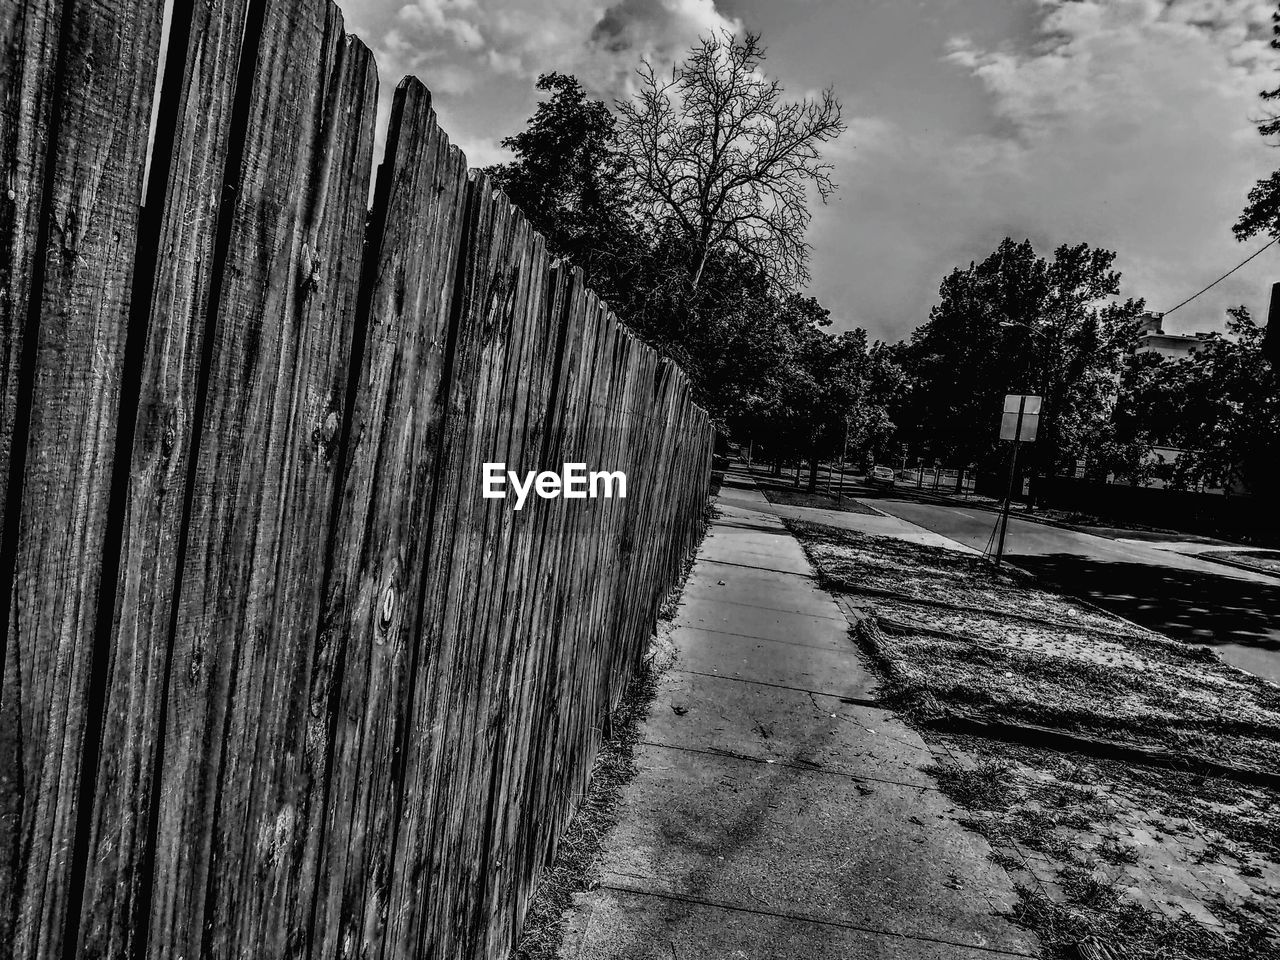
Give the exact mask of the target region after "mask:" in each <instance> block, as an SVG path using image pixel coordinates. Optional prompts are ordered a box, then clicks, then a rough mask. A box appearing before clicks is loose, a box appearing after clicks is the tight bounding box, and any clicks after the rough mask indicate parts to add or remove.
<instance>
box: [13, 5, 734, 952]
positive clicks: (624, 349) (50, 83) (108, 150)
mask: <svg viewBox="0 0 1280 960" xmlns="http://www.w3.org/2000/svg"><path fill="white" fill-rule="evenodd" d="M162 18H163V3H162V2H161V0H95V2H94V3H81V2H62V0H58V2H54V0H23V2H19V3H11V4H7V5H5V6H4V8H3V10H2V11H0V41H2V42H3V45H4V51H3V53H4V56H3V58H0V92H2V93H3V96H2V97H0V111H2V114H0V151H2V153H0V162H3V164H4V168H3V169H4V172H5V176H6V178H7V182H6V192H5V196H3V197H0V337H2V338H3V351H2V353H0V390H2V393H3V403H4V405H3V415H2V417H0V421H2V422H0V430H2V431H3V432H2V433H0V483H2V484H4V488H3V490H0V509H3V511H4V512H3V517H2V520H3V542H2V544H0V546H2V548H3V549H0V555H2V558H3V559H0V602H2V603H0V609H2V610H3V611H4V622H5V634H4V647H3V660H2V661H0V681H2V684H0V944H3V945H6V946H7V947H9V950H8V951H7V953H11V954H12V956H14V957H18V958H24V960H26V958H44V957H55V956H86V957H91V956H124V955H128V956H148V957H156V958H172V957H179V956H185V957H188V958H191V957H202V956H209V957H230V956H260V957H284V956H290V957H303V956H306V957H337V956H356V955H359V956H379V957H415V958H421V957H449V958H452V957H497V956H501V955H502V954H503V953H504V951H505V950H506V948H507V947H508V946H509V944H510V942H511V938H512V936H513V934H514V932H515V930H516V928H517V927H518V925H519V922H520V918H521V913H522V910H523V908H524V904H525V902H526V900H527V897H528V895H529V893H530V892H531V888H532V885H533V883H534V882H535V880H536V877H537V875H538V872H539V870H540V869H541V867H542V866H543V865H544V864H545V862H546V860H547V857H548V856H549V854H550V852H551V851H552V850H553V848H554V843H555V838H556V836H557V834H558V831H559V829H560V826H561V825H562V823H563V822H564V818H565V817H566V815H567V814H568V813H569V810H570V807H571V805H572V802H573V798H574V797H575V796H577V795H578V794H579V793H580V792H581V790H582V789H583V786H584V783H583V780H584V778H585V776H586V774H587V771H588V770H589V767H590V762H591V758H592V756H593V753H594V751H595V748H596V745H597V744H598V742H599V738H600V730H599V729H598V727H599V725H600V724H601V723H602V722H603V721H604V718H606V717H607V716H608V712H609V709H610V707H611V705H613V704H616V702H617V701H618V698H619V697H620V696H621V694H622V690H623V687H624V685H625V683H626V681H627V678H628V677H629V676H630V674H631V671H632V669H633V667H634V666H635V664H636V662H637V659H638V657H639V656H640V654H641V653H642V651H643V648H644V645H645V641H646V639H647V637H648V633H649V630H650V627H651V625H652V623H653V621H654V618H655V615H656V612H657V608H658V604H659V603H660V602H661V600H662V598H663V596H664V595H665V594H666V592H667V591H668V589H669V588H670V586H671V585H672V583H673V582H674V580H675V578H676V577H677V576H678V573H679V571H680V569H681V564H682V562H683V560H684V559H685V557H686V556H687V555H688V553H689V551H690V550H691V549H692V548H693V546H694V544H695V540H696V537H697V535H698V530H699V526H700V521H701V519H702V512H703V509H704V503H705V496H706V491H707V486H708V482H709V477H710V455H711V428H710V425H709V423H708V420H707V417H706V415H705V413H704V412H703V411H702V410H701V409H700V408H698V407H697V406H696V405H695V404H694V403H693V402H692V400H691V397H690V391H689V387H688V384H687V382H686V380H685V378H684V376H683V374H682V373H681V372H680V370H679V369H678V368H676V367H674V366H673V365H671V364H670V363H668V362H666V361H664V360H662V359H660V358H659V357H658V356H657V355H656V354H654V353H653V352H652V351H651V350H650V349H648V348H647V347H645V346H644V345H643V344H641V343H639V342H638V341H636V340H635V339H634V338H633V337H632V336H631V335H630V334H629V333H628V332H627V331H626V330H625V329H624V328H623V327H622V326H621V325H619V323H618V322H617V321H616V320H615V319H614V317H613V316H612V314H610V313H609V311H608V309H607V308H606V306H605V305H604V304H602V303H601V302H599V301H598V300H597V299H596V298H595V297H594V296H593V295H592V294H591V292H590V291H589V290H587V289H585V288H584V286H583V283H582V278H581V275H580V274H579V273H578V272H576V271H574V270H571V269H567V268H565V267H562V266H559V265H554V264H552V263H551V262H550V261H549V258H548V255H547V253H546V250H545V247H544V244H543V241H542V239H541V238H540V237H539V236H538V235H537V234H535V233H534V232H533V231H532V230H530V228H529V226H528V225H527V223H526V222H525V221H524V219H523V218H522V217H521V216H520V214H519V213H518V212H517V211H515V210H514V209H513V208H512V207H511V206H510V205H509V204H508V203H507V201H506V200H505V199H504V198H503V197H502V196H501V195H500V194H498V193H496V192H495V191H494V190H493V188H492V187H491V185H490V184H489V183H488V182H487V181H486V180H485V178H484V177H482V176H479V175H475V174H472V175H468V172H467V169H466V161H465V158H464V157H463V156H462V154H461V153H460V152H459V151H458V150H457V149H456V148H455V147H452V146H450V144H449V142H448V138H447V137H446V136H445V134H444V133H443V132H442V131H441V130H440V129H439V127H438V126H437V124H436V120H435V116H434V114H433V112H432V110H431V105H430V95H429V94H428V92H427V90H426V88H425V87H423V86H422V85H421V84H420V83H418V82H417V81H415V80H412V79H410V80H406V81H404V82H402V83H401V85H400V86H399V88H398V89H397V91H396V96H395V102H394V108H393V113H392V118H391V124H390V129H389V132H388V136H387V147H386V154H385V156H384V158H383V161H382V163H381V166H380V167H379V168H378V173H377V182H376V186H375V190H374V202H373V206H372V210H369V209H367V203H366V198H367V197H368V195H369V193H368V186H369V182H368V177H369V175H370V174H369V171H370V170H371V167H372V151H373V123H374V112H375V109H374V108H375V101H376V86H377V77H376V70H375V66H374V63H373V59H372V57H371V55H370V54H369V52H368V50H367V49H366V48H365V47H364V46H363V45H362V44H361V43H360V42H359V41H358V40H355V39H354V38H352V37H348V36H346V35H345V34H344V31H343V22H342V17H341V14H340V13H339V12H338V10H337V8H336V7H335V6H334V5H333V4H332V3H328V2H325V0H251V2H249V3H247V4H246V3H244V2H242V0H203V2H197V3H192V4H183V3H176V4H174V5H173V13H172V21H171V23H170V25H169V30H168V35H167V37H168V39H167V49H166V51H165V52H164V53H163V57H162V51H161V37H162V33H163V31H162ZM162 59H163V68H162V72H163V82H162V83H161V84H160V85H159V87H158V96H159V104H158V107H157V111H158V114H157V115H158V120H157V123H156V127H155V134H154V139H152V138H150V137H149V134H148V123H149V119H150V116H151V108H152V99H153V93H155V92H156V91H157V85H156V76H157V70H159V69H161V68H160V63H161V61H162ZM148 158H149V174H148V175H147V176H146V177H145V188H144V169H146V168H147V166H148ZM490 461H505V462H507V463H508V464H510V465H512V466H513V468H517V469H521V470H527V469H535V468H536V469H541V468H544V467H550V466H553V465H559V464H561V463H564V462H585V463H588V464H591V465H593V466H596V465H600V466H602V468H606V469H610V470H622V471H624V472H625V473H626V475H627V479H628V496H627V498H626V499H625V500H620V499H599V500H592V499H586V500H570V501H566V500H561V499H547V500H544V499H539V498H530V500H529V502H528V503H527V504H526V505H525V507H524V509H523V510H521V511H520V512H515V511H513V510H512V509H511V508H510V505H509V504H508V503H506V502H505V501H502V500H486V499H482V498H481V492H480V491H481V465H482V463H484V462H490Z"/></svg>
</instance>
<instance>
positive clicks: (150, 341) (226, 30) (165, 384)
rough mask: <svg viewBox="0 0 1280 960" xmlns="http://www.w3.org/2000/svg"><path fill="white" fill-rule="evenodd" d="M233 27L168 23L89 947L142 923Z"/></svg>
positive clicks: (233, 60)
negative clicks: (148, 281)
mask: <svg viewBox="0 0 1280 960" xmlns="http://www.w3.org/2000/svg"><path fill="white" fill-rule="evenodd" d="M184 17H185V18H186V20H185V22H178V21H181V20H182V18H184ZM244 30H245V5H244V4H243V3H240V2H236V0H209V2H201V3H194V4H192V5H190V6H189V7H187V8H185V10H184V8H182V7H177V8H175V23H174V24H173V25H172V26H171V30H170V43H171V47H170V51H169V53H168V58H167V62H166V67H165V70H166V78H165V89H164V91H163V95H162V101H163V102H162V105H161V107H160V111H159V116H158V118H157V125H156V133H155V138H156V148H155V155H156V159H155V160H154V161H153V164H152V172H151V178H152V181H153V182H152V183H151V185H150V187H149V193H150V194H151V197H149V199H148V203H149V204H150V203H153V202H156V201H155V199H154V198H155V197H156V191H157V190H158V189H159V190H162V191H163V193H162V199H161V201H160V206H161V209H160V210H158V211H156V212H155V213H156V215H157V216H158V217H159V223H157V224H156V227H155V229H156V230H157V233H158V236H157V237H156V240H155V243H156V248H157V249H156V256H155V257H154V266H153V270H152V277H153V280H152V287H151V297H150V305H149V311H148V314H147V316H146V317H145V318H143V319H144V320H145V323H146V330H145V342H144V344H143V346H142V349H141V356H140V357H139V358H138V361H137V368H136V369H134V370H127V371H126V376H131V377H135V378H136V379H137V385H138V402H137V409H136V413H135V422H134V424H133V431H132V433H131V434H130V436H131V438H132V439H131V448H130V449H129V450H128V451H127V453H122V454H121V456H127V457H128V458H129V475H128V479H127V484H128V490H127V494H126V496H125V504H124V511H125V516H124V518H123V529H122V531H121V534H120V541H121V542H120V563H119V572H118V574H117V586H116V595H115V610H114V617H113V619H114V623H115V630H114V638H113V642H112V644H111V647H110V650H109V658H110V664H109V667H108V670H107V681H106V688H105V691H104V695H105V699H106V707H105V711H104V713H105V717H106V721H105V723H104V725H103V731H102V749H101V751H100V759H99V762H98V767H97V775H96V779H97V785H96V794H95V802H94V809H93V818H92V837H91V839H90V846H89V855H88V858H87V864H86V866H87V876H86V879H85V893H84V902H83V910H82V918H81V922H80V937H79V943H78V953H79V954H83V955H86V956H111V955H119V954H121V953H124V954H126V955H130V956H133V955H135V951H136V950H138V949H140V948H141V943H140V938H141V937H142V936H143V933H144V929H145V919H146V918H145V911H146V910H147V906H148V902H149V898H150V891H149V889H148V880H149V877H150V861H149V857H150V849H149V846H150V827H151V814H152V810H153V808H154V803H155V781H156V769H155V767H156V759H157V758H156V749H157V745H158V743H159V737H160V727H161V717H162V708H163V705H164V700H165V684H166V680H167V675H168V665H169V664H168V646H169V640H170V619H171V616H172V600H173V592H174V587H175V583H176V580H177V577H178V575H179V569H180V565H179V557H178V555H177V554H178V550H179V542H180V537H181V533H182V529H183V525H184V522H185V519H186V502H185V497H184V491H185V486H186V481H187V476H188V466H189V463H190V458H189V454H190V450H191V445H192V441H193V426H194V424H193V417H194V412H195V407H196V403H197V396H196V395H197V389H198V383H199V380H200V374H201V366H202V353H203V348H204V335H205V320H206V318H207V313H206V310H207V307H208V290H209V287H210V284H211V276H212V274H213V271H214V263H215V245H216V242H217V237H218V228H219V224H220V223H221V222H222V220H223V215H224V213H225V214H226V215H227V216H229V211H230V209H231V202H232V194H231V192H230V191H226V190H225V184H224V178H225V176H226V167H227V164H228V156H229V153H230V152H231V145H232V144H233V143H235V142H236V140H237V138H239V137H241V136H243V128H241V129H238V130H237V129H236V127H235V123H234V121H233V117H232V114H233V102H234V96H235V86H236V74H237V69H238V64H239V53H240V39H241V37H242V35H243V33H244ZM166 152H167V153H168V155H169V156H168V158H167V168H165V163H164V161H165V159H166V158H164V154H165V153H166ZM159 177H164V178H165V181H164V182H163V183H160V182H158V181H157V179H156V178H159ZM135 319H136V318H135ZM121 442H122V443H123V442H125V437H124V431H123V430H122V438H121Z"/></svg>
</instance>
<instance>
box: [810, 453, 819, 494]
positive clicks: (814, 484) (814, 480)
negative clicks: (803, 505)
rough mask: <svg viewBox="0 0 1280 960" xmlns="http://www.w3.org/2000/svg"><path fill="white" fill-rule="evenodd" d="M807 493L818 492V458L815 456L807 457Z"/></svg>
mask: <svg viewBox="0 0 1280 960" xmlns="http://www.w3.org/2000/svg"><path fill="white" fill-rule="evenodd" d="M809 492H810V493H817V492H818V458H817V457H816V456H810V457H809Z"/></svg>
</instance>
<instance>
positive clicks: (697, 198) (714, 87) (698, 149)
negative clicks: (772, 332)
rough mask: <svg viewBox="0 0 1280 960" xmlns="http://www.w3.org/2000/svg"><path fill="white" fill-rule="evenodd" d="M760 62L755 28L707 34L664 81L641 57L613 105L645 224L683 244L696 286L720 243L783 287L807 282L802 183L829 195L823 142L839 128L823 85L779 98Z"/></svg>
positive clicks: (823, 196)
mask: <svg viewBox="0 0 1280 960" xmlns="http://www.w3.org/2000/svg"><path fill="white" fill-rule="evenodd" d="M764 59H765V49H764V47H763V46H762V45H761V43H760V37H759V35H758V34H753V33H746V34H744V35H743V36H741V37H737V36H734V35H733V34H731V33H728V32H721V33H715V34H712V35H711V36H708V37H704V38H703V39H702V40H700V41H699V43H698V44H697V45H696V46H694V47H693V49H692V50H690V51H689V55H688V57H687V58H686V59H685V61H684V62H683V63H679V64H676V65H675V66H674V67H673V68H672V71H671V75H670V77H669V78H665V77H663V78H660V77H659V76H658V74H657V72H656V70H655V69H654V67H653V65H652V64H650V63H648V62H647V61H646V62H644V63H643V64H642V66H641V68H640V71H639V73H640V90H639V92H638V93H637V95H636V96H635V97H634V98H632V99H630V100H623V101H620V102H619V103H618V115H619V117H620V120H621V125H620V131H619V138H620V141H621V144H622V153H623V155H624V156H625V157H626V158H627V162H628V164H629V171H630V176H631V179H632V181H633V184H634V187H635V192H636V205H637V211H638V213H639V214H640V217H641V221H642V222H643V223H644V224H645V226H646V227H647V228H648V229H649V230H650V231H651V232H652V233H653V234H654V235H656V236H661V237H666V238H670V239H672V240H674V241H676V242H677V243H678V244H679V245H680V246H682V247H683V248H684V252H685V255H686V261H685V262H687V264H688V268H689V280H690V283H691V285H692V286H693V287H695V288H696V287H697V286H698V285H699V284H700V283H701V281H702V277H703V274H704V271H705V270H706V267H707V264H708V261H709V259H710V258H711V256H712V255H713V253H714V252H716V251H725V250H729V251H733V252H735V253H736V254H739V255H741V256H743V257H745V258H747V259H748V260H750V261H752V262H753V263H754V264H755V265H756V266H757V267H758V268H759V269H760V270H761V271H763V272H764V273H765V274H766V275H767V276H769V277H770V278H771V279H772V280H775V281H777V282H778V283H779V285H780V286H782V287H784V288H789V287H791V286H793V285H794V284H796V283H797V282H801V281H804V280H806V279H807V278H808V268H807V262H808V253H809V245H808V243H807V242H806V241H805V238H804V234H805V229H806V227H807V226H808V224H809V216H810V215H809V205H808V201H809V191H810V190H812V191H813V192H815V193H816V194H817V195H818V196H819V197H820V198H821V199H822V200H823V201H824V202H825V201H826V199H827V198H828V197H829V196H830V195H831V192H832V191H833V190H834V183H833V181H832V179H831V165H830V164H829V163H826V162H824V161H823V160H822V155H821V146H822V144H824V143H827V142H829V141H831V140H834V139H835V138H836V137H837V136H839V135H840V133H841V132H843V131H844V129H845V124H844V121H843V120H842V119H841V108H840V103H839V101H838V100H836V98H835V95H834V94H833V93H832V91H831V90H830V89H829V88H828V89H827V90H825V91H823V93H822V94H821V95H820V96H819V97H818V98H817V99H805V100H801V101H799V102H787V101H784V100H783V99H782V87H781V85H780V84H779V83H778V81H777V80H771V79H769V78H768V77H766V76H765V74H764V72H763V70H762V64H763V62H764Z"/></svg>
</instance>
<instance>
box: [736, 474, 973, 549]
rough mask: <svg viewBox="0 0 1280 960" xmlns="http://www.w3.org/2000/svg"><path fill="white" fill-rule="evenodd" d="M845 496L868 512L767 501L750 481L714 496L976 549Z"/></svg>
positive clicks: (773, 512)
mask: <svg viewBox="0 0 1280 960" xmlns="http://www.w3.org/2000/svg"><path fill="white" fill-rule="evenodd" d="M728 483H730V484H733V483H752V481H751V480H750V478H748V477H745V476H742V475H737V476H734V475H730V477H729V479H728ZM845 499H846V500H852V501H854V502H856V503H858V504H860V505H861V506H862V507H864V508H865V509H867V510H869V511H871V512H870V513H850V512H848V511H845V510H823V509H821V508H818V507H793V506H787V505H786V504H781V503H770V502H769V501H768V500H767V499H766V498H765V496H764V494H763V493H761V492H760V491H759V490H758V489H755V487H754V485H753V486H752V487H751V488H748V489H744V488H742V487H738V486H725V487H724V488H722V489H721V491H720V495H719V497H717V501H718V502H719V504H720V508H721V509H722V510H725V509H731V508H732V509H736V510H740V511H742V512H744V513H746V514H748V515H759V514H764V515H765V516H768V517H774V518H777V517H788V518H791V519H795V520H808V521H809V522H810V523H823V524H826V525H827V526H829V527H839V528H840V529H842V530H856V531H857V532H859V533H869V534H872V535H874V536H878V537H894V538H896V539H898V540H906V541H908V542H909V543H919V544H923V545H924V546H926V547H944V548H946V549H947V550H956V551H959V552H960V553H973V554H976V553H977V552H978V551H977V550H974V549H973V548H972V547H969V546H966V545H965V544H963V543H960V542H959V541H958V540H952V539H951V538H950V537H944V536H943V535H942V534H940V533H934V532H933V531H932V530H926V529H925V528H924V527H921V526H918V525H917V524H914V523H911V522H910V521H909V520H903V519H901V518H899V517H894V516H890V515H889V514H887V513H885V512H884V511H882V510H877V509H876V508H875V507H874V506H872V505H871V504H870V503H868V502H867V501H865V500H859V499H858V498H857V497H846V498H845Z"/></svg>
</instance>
